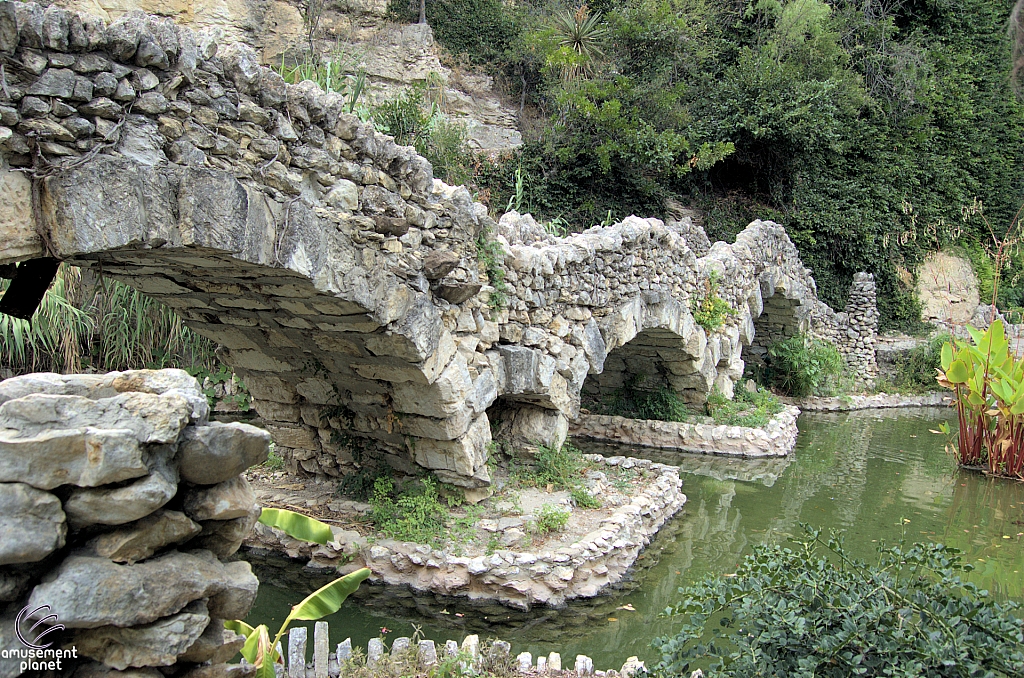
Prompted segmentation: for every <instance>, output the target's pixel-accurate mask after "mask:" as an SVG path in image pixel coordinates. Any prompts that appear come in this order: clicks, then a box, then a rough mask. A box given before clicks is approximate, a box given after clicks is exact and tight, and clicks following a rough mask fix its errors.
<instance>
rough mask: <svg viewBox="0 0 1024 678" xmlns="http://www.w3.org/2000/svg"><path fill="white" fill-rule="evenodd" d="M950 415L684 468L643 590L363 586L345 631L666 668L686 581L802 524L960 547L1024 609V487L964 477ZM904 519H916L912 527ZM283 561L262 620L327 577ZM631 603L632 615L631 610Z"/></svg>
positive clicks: (893, 417)
mask: <svg viewBox="0 0 1024 678" xmlns="http://www.w3.org/2000/svg"><path fill="white" fill-rule="evenodd" d="M948 416H949V413H948V411H947V410H941V409H935V410H869V411H862V412H854V413H847V414H809V415H804V416H802V417H801V418H800V421H799V426H800V437H799V440H798V441H797V449H796V451H795V453H794V455H793V456H792V458H791V459H790V460H756V461H755V463H749V462H745V461H744V460H734V459H715V458H713V457H695V458H693V459H687V460H685V462H683V466H684V468H686V469H687V471H688V473H686V474H685V475H684V491H685V492H686V494H687V496H688V498H689V501H688V502H687V504H686V507H685V509H684V511H683V512H682V513H681V514H680V515H679V516H678V517H677V518H676V519H675V520H673V521H672V522H671V523H670V525H669V526H668V527H667V528H666V530H664V531H663V533H662V534H661V535H660V537H659V539H658V540H656V542H655V543H654V544H652V546H651V547H650V548H649V549H648V550H647V551H646V552H645V554H644V556H643V558H642V559H641V561H639V563H638V567H637V570H636V572H635V576H634V578H633V579H632V581H630V582H626V583H625V584H624V586H623V587H622V588H621V589H619V590H618V591H615V592H613V593H612V594H611V595H608V596H602V597H601V598H598V599H595V600H590V601H582V602H579V603H574V604H572V605H569V606H568V607H566V608H565V609H562V610H550V609H538V610H534V611H531V612H530V613H525V614H524V613H520V612H516V611H513V610H508V609H505V608H502V607H500V606H497V605H488V604H479V605H466V604H465V603H462V602H459V601H457V600H452V599H450V598H448V599H445V598H441V597H437V596H430V595H426V596H424V595H422V594H415V593H413V592H412V591H409V590H407V589H401V588H392V587H389V588H387V589H384V588H382V587H364V590H362V591H361V596H362V600H361V601H358V602H357V604H351V605H349V604H346V607H345V609H344V610H343V611H342V612H341V613H339V614H338V615H335V617H334V618H332V619H331V629H332V634H333V635H335V636H337V641H340V640H341V639H343V638H344V637H345V636H352V639H353V641H354V642H357V643H363V644H365V643H366V641H367V640H369V638H371V637H374V636H376V635H377V633H378V631H379V628H380V627H381V626H386V627H388V628H389V629H392V630H394V631H395V633H392V634H391V635H390V637H391V638H393V637H396V636H397V635H408V634H409V633H410V631H411V626H410V622H415V623H418V624H422V626H423V631H424V633H425V634H426V635H427V637H430V638H434V639H435V640H442V641H443V640H444V639H446V638H455V639H457V640H461V638H462V636H463V635H464V634H465V633H468V632H477V633H481V634H482V635H484V636H486V635H488V633H491V634H494V635H500V636H501V637H502V638H505V639H506V640H509V641H511V642H512V643H513V651H514V652H520V651H523V650H528V651H530V652H533V653H534V654H536V653H537V652H541V651H543V652H545V653H546V652H548V651H550V650H551V649H559V650H560V651H561V652H562V655H563V657H568V658H569V659H570V663H571V659H572V657H574V656H575V655H576V653H584V654H588V655H590V656H591V657H593V658H594V660H595V664H596V665H597V666H598V667H599V668H609V667H615V666H618V665H621V663H622V662H623V661H624V660H625V658H626V657H628V656H630V655H634V654H635V655H639V656H640V657H642V658H647V659H654V657H653V653H652V651H651V649H650V647H649V643H650V639H651V638H652V637H653V636H656V635H663V634H668V633H671V631H672V629H673V623H672V621H671V620H669V619H665V618H663V617H661V616H660V613H661V612H662V611H663V610H664V609H665V608H666V607H667V606H669V605H671V604H672V603H673V602H675V601H676V599H677V598H678V593H677V589H678V588H679V587H680V586H684V585H686V584H688V583H691V582H693V581H695V580H698V579H700V578H701V577H703V576H705V575H707V574H722V573H726V572H730V571H732V570H733V569H734V568H735V567H736V564H737V563H738V562H739V561H740V559H741V558H742V557H743V555H744V554H746V553H748V552H749V551H750V549H751V546H752V545H754V544H759V543H764V542H768V541H776V542H778V541H784V540H785V539H786V538H787V537H789V536H792V535H798V534H800V533H801V528H800V524H801V523H809V524H811V525H815V526H819V527H823V528H830V527H834V528H839V529H843V530H845V533H846V541H847V545H848V546H849V548H850V550H851V551H852V552H853V553H854V555H856V556H857V557H861V558H864V559H871V558H872V557H873V556H874V553H875V549H876V548H877V546H878V543H879V541H880V540H887V541H889V542H892V541H894V540H896V539H898V538H899V537H900V535H901V531H902V530H906V533H907V538H908V539H909V540H929V541H941V542H944V543H948V544H950V545H952V546H956V547H957V548H960V549H962V550H964V551H965V557H966V558H967V559H969V560H970V562H972V563H973V564H974V565H975V566H977V568H978V569H977V571H976V572H974V573H973V574H972V577H971V578H972V579H973V580H974V581H975V582H977V583H978V584H979V585H981V586H983V587H985V588H988V589H990V590H991V591H993V593H994V594H995V595H997V596H999V597H1001V598H1012V599H1016V600H1024V574H1022V572H1024V545H1022V539H1024V536H1022V535H1021V534H1019V533H1024V484H1022V483H1013V482H1009V481H1006V480H999V479H990V478H986V477H984V476H981V475H978V474H973V473H957V472H956V471H955V470H954V468H953V464H952V462H951V460H950V459H949V458H948V457H947V456H946V454H945V452H944V451H943V443H944V440H943V438H942V437H941V436H938V435H935V434H932V433H929V429H935V428H937V424H938V423H939V421H942V420H944V419H946V418H948ZM590 450H592V451H598V450H597V449H594V448H591V447H590V446H588V451H590ZM600 451H602V452H604V453H607V454H626V453H630V454H633V455H634V456H635V455H636V454H637V452H629V449H628V448H625V449H624V448H618V450H617V451H616V450H609V449H604V450H600ZM762 462H774V463H762ZM903 518H905V519H908V520H909V521H910V522H909V524H907V525H905V526H904V527H901V526H900V521H901V519H903ZM272 563H276V564H275V565H263V566H261V567H260V568H259V569H260V570H261V571H260V578H261V581H264V582H270V581H273V580H274V579H275V577H276V580H277V581H278V582H280V583H283V584H285V586H286V588H277V587H274V586H271V585H268V584H266V583H265V584H262V585H261V587H260V595H259V598H258V600H257V606H256V608H254V611H253V614H252V616H251V617H250V621H253V620H258V621H261V622H262V621H267V620H268V619H270V618H274V617H276V618H277V620H280V619H282V618H283V617H284V615H285V614H286V613H287V609H288V605H290V604H292V603H294V602H296V601H297V600H298V599H299V598H301V597H302V596H303V595H305V592H307V591H310V590H313V588H315V586H316V585H317V583H318V582H320V583H322V582H323V581H325V579H323V578H320V579H317V577H315V576H314V575H312V574H311V573H309V572H308V571H304V570H302V569H301V568H294V567H292V568H284V569H281V568H279V567H278V566H279V565H280V561H272ZM271 570H276V571H277V573H278V574H276V575H273V576H272V575H271V574H270V572H271ZM626 605H629V606H632V608H633V611H630V610H628V609H621V608H623V607H624V606H626ZM457 615H462V616H461V617H459V616H457ZM337 641H335V642H337Z"/></svg>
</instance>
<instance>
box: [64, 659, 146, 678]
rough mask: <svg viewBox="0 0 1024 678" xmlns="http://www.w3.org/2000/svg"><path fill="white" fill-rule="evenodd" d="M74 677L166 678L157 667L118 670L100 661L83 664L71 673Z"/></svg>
mask: <svg viewBox="0 0 1024 678" xmlns="http://www.w3.org/2000/svg"><path fill="white" fill-rule="evenodd" d="M71 675H72V676H73V678H164V674H162V673H160V671H159V670H157V669H152V668H145V669H125V670H124V671H118V670H117V669H113V668H111V667H109V666H107V665H105V664H101V663H99V662H89V663H87V664H82V665H81V666H79V667H78V668H77V669H75V672H74V673H73V674H71Z"/></svg>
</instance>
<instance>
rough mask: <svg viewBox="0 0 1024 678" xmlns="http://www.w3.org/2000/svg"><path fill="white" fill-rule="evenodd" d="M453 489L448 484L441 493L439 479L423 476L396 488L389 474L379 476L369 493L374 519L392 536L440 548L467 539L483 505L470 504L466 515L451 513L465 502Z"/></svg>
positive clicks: (379, 528)
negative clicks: (370, 493)
mask: <svg viewBox="0 0 1024 678" xmlns="http://www.w3.org/2000/svg"><path fill="white" fill-rule="evenodd" d="M453 490H454V488H452V487H451V486H448V487H447V489H446V492H445V496H444V497H441V495H440V493H439V490H438V484H437V481H436V480H434V479H433V478H432V477H430V476H424V477H422V478H419V479H417V480H416V481H415V482H414V483H411V484H410V483H407V485H406V486H405V487H403V488H402V489H401V490H398V491H396V488H395V484H394V481H392V480H391V478H390V477H388V476H384V475H381V476H378V477H377V478H376V479H375V480H374V483H373V494H372V495H371V496H370V504H371V506H373V514H372V517H373V522H374V523H375V524H376V526H377V529H378V530H379V531H380V532H381V533H382V534H384V535H385V536H387V537H390V538H391V539H400V540H403V541H413V542H417V543H419V544H430V545H431V546H435V547H437V548H441V547H443V546H444V545H445V544H448V543H459V542H462V541H465V540H466V539H468V538H469V537H471V536H472V535H473V533H474V530H475V526H476V523H477V521H478V520H479V519H480V515H481V513H482V509H481V508H480V507H477V506H467V507H465V509H464V513H463V515H454V514H452V512H451V511H450V509H451V508H452V507H455V506H461V505H462V504H463V502H464V495H463V494H462V493H461V492H457V491H453ZM442 500H443V501H444V503H442Z"/></svg>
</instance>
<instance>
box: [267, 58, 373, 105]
mask: <svg viewBox="0 0 1024 678" xmlns="http://www.w3.org/2000/svg"><path fill="white" fill-rule="evenodd" d="M277 72H278V73H279V74H280V75H281V77H282V78H284V81H285V82H287V83H290V84H292V85H297V84H299V83H300V82H302V81H304V80H311V81H313V82H315V83H316V84H318V85H320V89H322V90H323V91H325V92H333V93H336V94H341V95H342V96H343V97H344V98H345V110H346V111H347V112H348V113H355V112H356V110H357V108H356V107H357V105H358V103H359V98H360V97H361V96H362V95H363V93H364V92H365V91H366V86H367V85H366V71H365V70H363V69H362V68H360V67H359V59H358V58H356V57H353V56H350V55H348V54H345V52H343V51H341V50H335V51H334V52H333V53H331V54H330V55H329V56H328V57H327V58H320V57H319V56H316V55H313V54H311V53H307V54H306V55H305V56H304V59H303V60H302V61H300V62H298V63H296V64H295V65H293V66H286V65H285V62H284V57H283V56H282V57H281V65H280V67H279V68H278V71H277Z"/></svg>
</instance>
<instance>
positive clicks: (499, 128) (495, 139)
mask: <svg viewBox="0 0 1024 678" xmlns="http://www.w3.org/2000/svg"><path fill="white" fill-rule="evenodd" d="M44 4H45V3H44ZM56 4H58V5H60V6H62V7H65V8H68V9H73V10H76V11H80V12H84V13H88V14H92V15H94V16H97V17H100V18H102V19H103V20H104V21H107V22H109V21H112V20H114V19H117V18H118V17H120V16H122V15H124V14H126V13H128V12H130V11H132V10H142V11H143V12H146V13H147V14H153V15H157V16H163V17H168V18H170V19H173V20H174V21H175V23H177V24H179V25H182V26H188V27H190V28H192V29H194V30H196V31H198V32H200V33H208V34H210V35H215V36H217V37H218V38H219V39H220V40H221V41H223V42H243V43H245V44H248V45H252V46H254V47H255V48H256V51H257V54H258V55H259V57H260V60H261V61H262V63H264V64H267V65H270V66H276V65H279V64H280V63H281V59H282V57H285V58H291V57H294V56H295V55H296V54H299V53H302V51H303V50H305V49H307V45H308V28H307V26H308V24H307V22H306V20H305V19H304V18H303V14H302V12H301V11H300V3H299V2H297V1H296V0H291V1H288V0H171V1H169V2H164V1H162V0H59V1H58V2H57V3H56ZM387 5H388V3H387V0H336V1H335V2H325V3H324V10H323V13H322V15H321V16H320V18H319V23H318V25H319V31H318V33H317V35H318V37H317V39H316V40H315V44H316V48H317V50H318V51H320V52H321V53H322V54H328V55H329V54H331V53H340V54H343V55H345V60H346V62H351V63H352V64H353V65H357V67H358V68H360V69H363V70H365V71H366V74H367V79H368V82H369V83H370V87H369V89H368V90H367V91H366V100H367V101H368V102H369V103H379V102H380V101H384V100H387V99H393V98H395V97H397V96H399V95H400V94H401V93H402V91H404V90H405V89H407V88H408V87H410V86H412V85H416V84H422V83H425V82H426V81H427V79H428V77H431V78H434V79H436V80H437V81H438V82H440V83H442V84H441V85H440V89H441V92H440V96H439V97H438V98H439V99H441V100H442V101H443V102H444V104H443V108H444V110H445V111H446V112H447V113H448V114H449V115H451V116H452V117H453V118H455V119H457V120H461V121H462V122H464V123H465V125H466V130H467V133H468V136H469V144H470V147H472V148H476V149H478V150H482V151H489V152H500V151H503V150H508V149H511V148H514V147H516V146H518V145H520V144H521V143H522V136H521V135H520V133H519V131H518V130H517V129H516V124H517V115H516V113H515V111H512V110H510V109H508V108H507V107H505V106H504V105H502V103H501V100H500V99H499V97H498V95H497V92H496V91H495V90H494V86H493V82H492V80H491V78H490V77H488V76H486V75H481V74H474V73H467V72H463V71H461V70H453V69H451V68H448V67H447V66H445V65H442V63H441V59H440V58H439V55H440V53H441V49H440V47H439V46H438V45H437V44H436V43H435V42H434V35H433V32H432V31H431V30H430V27H429V26H426V25H419V24H412V25H403V24H395V23H392V22H390V21H388V19H387Z"/></svg>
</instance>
